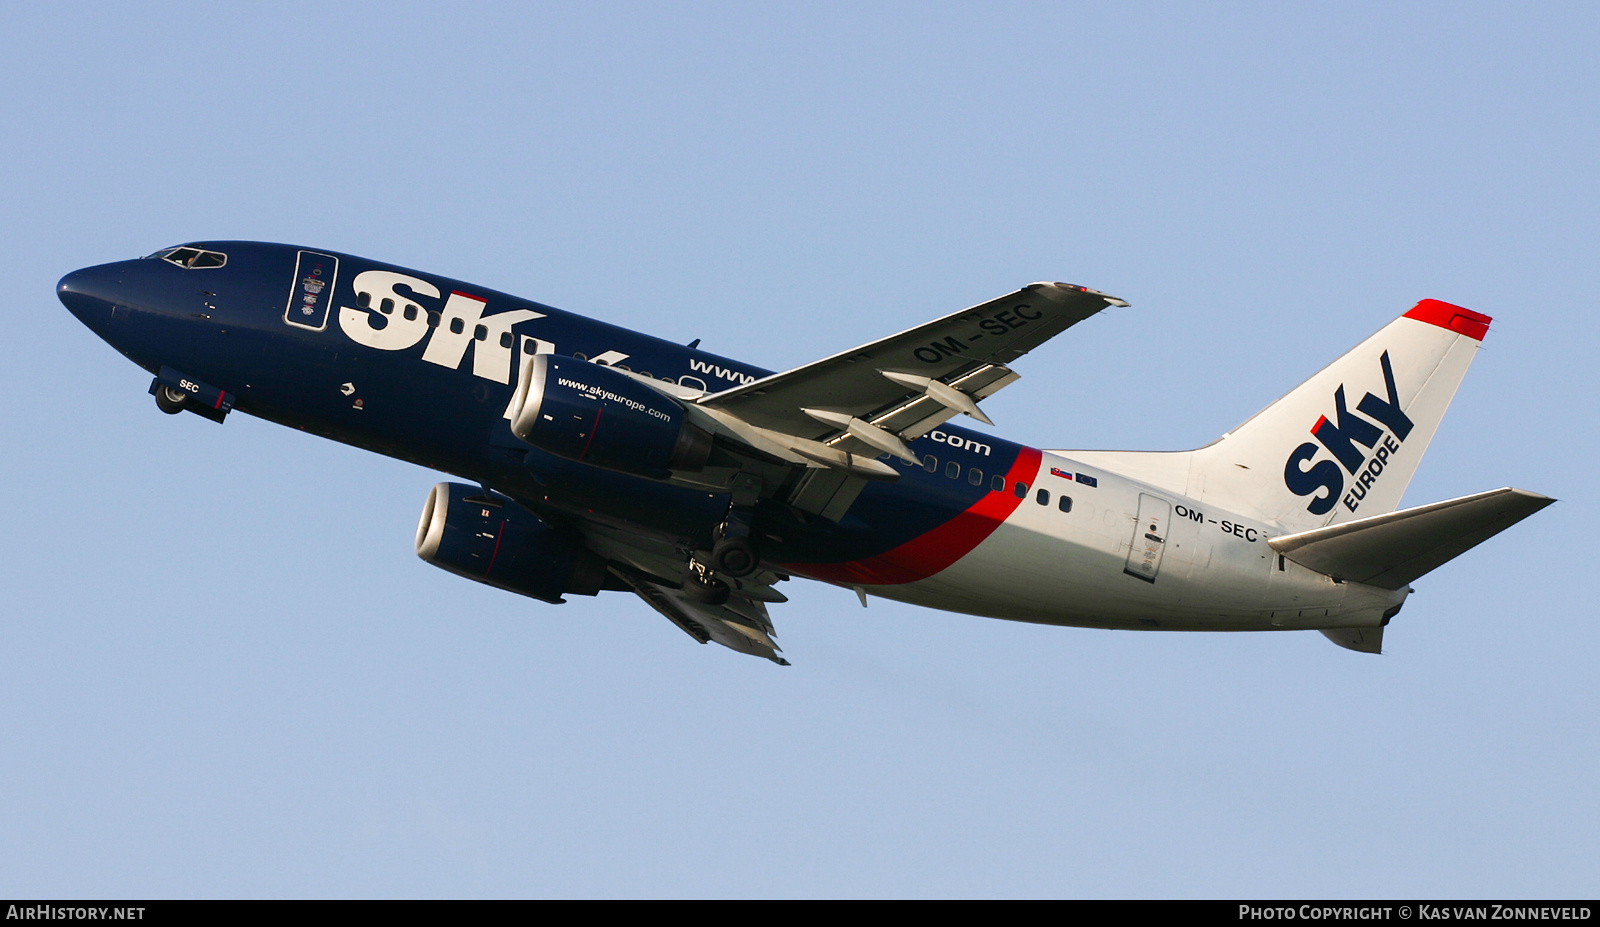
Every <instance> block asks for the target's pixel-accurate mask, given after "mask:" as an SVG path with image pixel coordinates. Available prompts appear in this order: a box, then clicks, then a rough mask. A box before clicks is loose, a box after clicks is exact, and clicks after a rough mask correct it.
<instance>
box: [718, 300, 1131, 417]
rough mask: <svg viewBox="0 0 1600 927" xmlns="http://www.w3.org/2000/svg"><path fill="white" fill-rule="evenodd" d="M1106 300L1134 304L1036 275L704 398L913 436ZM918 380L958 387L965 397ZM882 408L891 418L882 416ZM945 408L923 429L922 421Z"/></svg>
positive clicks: (740, 410)
mask: <svg viewBox="0 0 1600 927" xmlns="http://www.w3.org/2000/svg"><path fill="white" fill-rule="evenodd" d="M1108 305H1112V306H1126V305H1127V303H1125V302H1123V301H1122V300H1120V299H1117V298H1116V297H1114V296H1108V295H1106V294H1104V293H1101V292H1099V291H1097V290H1091V289H1088V288H1086V287H1080V286H1073V285H1071V284H1065V283H1032V284H1029V285H1028V286H1025V287H1023V288H1022V289H1020V290H1017V291H1016V292H1014V293H1008V294H1007V295H1005V296H1002V297H1000V298H999V299H992V300H990V301H988V302H986V303H981V304H979V305H976V306H973V307H972V308H970V309H963V310H961V311H960V312H956V313H952V314H951V315H947V316H945V317H944V318H941V319H935V320H934V321H932V322H928V323H927V324H925V325H919V326H917V327H916V328H912V329H908V330H906V331H903V332H901V333H899V334H898V335H890V336H889V337H887V338H882V339H879V340H877V341H874V342H871V343H870V344H864V345H862V346H860V347H858V348H853V349H851V350H849V351H845V352H843V353H840V354H835V355H833V356H832V357H828V358H824V359H822V360H819V361H815V362H813V363H810V364H806V365H805V366H803V367H796V368H794V369H792V370H786V371H784V372H782V373H776V374H772V375H771V376H767V377H763V378H761V379H760V380H756V381H755V382H753V383H747V384H744V385H743V386H738V387H735V388H733V389H729V390H724V391H723V392H720V393H716V394H713V395H711V396H707V397H705V398H703V399H701V400H700V401H699V405H700V406H701V407H703V408H707V409H717V410H722V411H725V412H728V413H731V414H732V415H735V416H737V417H738V418H739V419H741V420H743V421H744V422H747V423H749V424H751V425H755V426H757V427H760V428H766V429H771V430H773V431H778V432H783V433H785V434H791V435H796V436H799V437H804V438H811V439H813V440H816V439H820V438H823V437H825V436H827V435H829V434H831V433H833V432H837V431H840V430H841V428H840V427H839V422H838V420H837V419H833V420H830V419H829V417H827V416H823V417H819V416H817V415H815V414H811V413H807V412H806V411H804V410H806V409H810V410H813V412H824V413H832V414H833V415H836V416H837V415H843V416H846V417H847V418H857V419H861V420H864V421H872V422H873V423H874V424H876V425H878V427H881V428H884V429H885V430H887V431H889V432H891V433H894V434H897V435H900V436H901V437H902V438H903V439H905V440H911V439H914V438H917V437H921V435H922V434H925V433H927V431H930V430H932V429H933V428H934V427H937V425H938V424H939V423H940V422H943V421H945V420H947V419H948V418H950V417H952V416H954V415H956V414H958V413H960V412H967V413H968V414H971V413H972V412H973V411H974V410H975V409H976V406H975V404H973V402H974V401H975V400H976V399H981V398H983V397H985V396H988V395H991V394H993V393H994V392H996V391H998V390H999V389H1000V388H1001V387H1002V386H1005V385H1006V384H1008V383H1011V382H1013V381H1014V380H1016V379H1017V375H1016V374H1014V373H1012V372H1011V371H1010V370H1009V369H1007V368H1006V366H1005V365H1006V364H1008V363H1010V362H1011V361H1014V360H1016V359H1017V358H1019V357H1021V356H1022V355H1024V354H1026V353H1027V352H1029V351H1031V350H1033V349H1034V348H1036V347H1038V346H1039V345H1041V344H1043V343H1044V342H1045V341H1047V340H1049V339H1050V338H1052V337H1054V336H1056V335H1058V334H1060V333H1061V332H1063V331H1065V330H1066V329H1067V328H1069V327H1071V326H1072V325H1074V324H1076V323H1078V322H1081V321H1083V320H1084V319H1086V318H1088V317H1089V316H1091V315H1094V314H1095V313H1097V312H1099V311H1100V310H1101V309H1104V308H1105V307H1106V306H1108ZM921 381H938V382H940V383H942V384H944V385H946V386H951V387H954V390H955V391H956V392H958V393H959V394H963V395H964V396H965V397H967V401H963V400H962V399H961V397H960V396H954V397H952V396H951V395H950V392H949V391H945V390H939V389H938V388H937V387H934V388H933V389H932V390H929V388H928V384H927V383H926V382H921ZM941 399H943V400H947V401H953V403H954V404H955V405H956V406H957V407H956V408H951V407H950V404H949V402H941ZM884 413H890V416H889V420H888V421H884V422H878V421H876V418H875V416H878V415H882V414H884ZM941 414H942V415H943V417H942V418H939V420H938V421H937V422H934V423H933V424H930V425H927V427H926V428H923V429H922V430H921V431H917V429H916V426H917V425H918V424H920V423H921V422H922V421H923V420H924V419H927V418H930V417H934V416H938V415H941ZM977 417H979V418H980V419H982V413H978V416H977Z"/></svg>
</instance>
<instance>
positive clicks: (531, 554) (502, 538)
mask: <svg viewBox="0 0 1600 927" xmlns="http://www.w3.org/2000/svg"><path fill="white" fill-rule="evenodd" d="M417 556H419V557H421V558H422V559H424V560H426V561H428V562H429V563H431V564H433V565H434V566H436V567H439V568H441V569H445V570H449V571H450V572H452V573H454V574H456V575H457V576H465V577H466V578H467V579H472V580H477V581H478V582H480V583H484V584H487V585H490V586H494V587H496V588H499V589H505V590H507V591H508V592H517V593H521V594H522V595H525V596H531V597H533V598H535V599H540V600H542V601H545V602H550V603H552V604H555V605H560V604H561V603H562V602H563V601H565V600H564V599H562V598H561V596H562V595H563V594H564V593H571V594H572V595H598V594H599V592H600V590H601V588H602V587H603V586H604V585H605V581H606V564H605V561H604V560H602V559H601V558H600V557H599V555H597V554H595V553H594V552H593V551H591V550H589V549H588V548H587V547H584V546H583V541H582V540H581V539H580V538H578V537H577V536H576V535H574V534H571V533H568V532H565V531H560V530H557V529H555V528H552V527H550V526H549V525H547V524H545V523H544V522H543V521H541V520H540V519H539V518H538V516H536V515H534V514H533V513H532V512H529V511H528V510H527V509H524V508H522V507H520V506H518V505H517V504H516V503H514V502H512V501H511V500H510V499H507V498H505V497H503V496H486V495H485V494H484V491H483V490H482V489H480V488H479V487H477V486H468V485H466V484H464V483H440V484H438V485H437V486H434V487H433V491H432V492H431V493H429V494H428V502H427V504H426V505H424V506H423V508H422V521H421V522H419V523H418V524H417Z"/></svg>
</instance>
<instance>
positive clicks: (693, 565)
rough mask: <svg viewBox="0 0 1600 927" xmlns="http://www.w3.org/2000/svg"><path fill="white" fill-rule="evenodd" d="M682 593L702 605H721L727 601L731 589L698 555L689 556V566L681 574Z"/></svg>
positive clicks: (731, 592) (731, 591)
mask: <svg viewBox="0 0 1600 927" xmlns="http://www.w3.org/2000/svg"><path fill="white" fill-rule="evenodd" d="M683 594H684V595H686V596H688V597H689V598H691V599H693V600H695V601H696V602H700V603H701V604H704V605H721V604H722V603H724V602H726V601H728V597H729V596H730V595H732V594H733V590H732V589H729V588H728V584H727V583H725V582H723V581H722V580H720V579H717V576H716V573H714V572H713V571H712V570H711V569H710V568H708V567H707V566H706V565H705V564H703V563H701V562H700V559H699V558H698V557H690V558H689V567H688V569H687V570H686V571H685V572H684V574H683Z"/></svg>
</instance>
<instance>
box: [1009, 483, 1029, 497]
mask: <svg viewBox="0 0 1600 927" xmlns="http://www.w3.org/2000/svg"><path fill="white" fill-rule="evenodd" d="M1012 491H1013V492H1015V493H1016V494H1017V498H1018V499H1026V498H1028V484H1027V483H1018V484H1017V485H1016V486H1013V487H1012Z"/></svg>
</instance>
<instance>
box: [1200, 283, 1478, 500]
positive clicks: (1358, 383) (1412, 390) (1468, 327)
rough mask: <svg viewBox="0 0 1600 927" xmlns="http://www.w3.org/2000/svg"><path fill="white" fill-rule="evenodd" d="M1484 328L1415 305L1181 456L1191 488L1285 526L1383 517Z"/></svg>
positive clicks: (1447, 308) (1468, 313)
mask: <svg viewBox="0 0 1600 927" xmlns="http://www.w3.org/2000/svg"><path fill="white" fill-rule="evenodd" d="M1488 328H1489V317H1488V316H1486V315H1482V314H1480V313H1477V312H1473V311H1472V310H1470V309H1463V308H1461V307H1459V306H1452V305H1450V304H1449V303H1444V302H1440V301H1438V300H1435V299H1426V300H1423V301H1422V302H1420V303H1417V305H1416V306H1415V307H1414V308H1412V310H1411V311H1410V312H1407V313H1406V314H1405V315H1403V316H1401V317H1400V318H1398V319H1395V320H1394V321H1393V322H1390V323H1389V324H1388V325H1386V326H1384V328H1383V329H1382V330H1380V331H1379V332H1378V333H1377V334H1375V335H1373V336H1372V337H1371V338H1368V339H1367V340H1366V341H1363V342H1362V343H1361V344H1359V345H1357V346H1356V347H1355V349H1354V350H1352V351H1350V352H1349V353H1348V354H1346V355H1345V356H1343V357H1341V358H1339V359H1338V360H1336V361H1334V362H1333V363H1332V364H1330V365H1329V366H1328V367H1326V368H1324V369H1323V370H1322V371H1321V372H1320V373H1318V374H1316V375H1315V376H1313V377H1312V378H1311V379H1309V380H1307V381H1306V382H1304V383H1302V384H1301V385H1300V386H1298V387H1296V388H1295V389H1294V390H1293V391H1292V392H1290V393H1289V394H1288V395H1287V396H1284V397H1283V398H1282V399H1279V400H1278V401H1277V402H1275V403H1273V404H1272V405H1270V406H1268V407H1267V408H1265V409H1263V410H1262V411H1261V412H1259V413H1257V414H1256V415H1255V416H1254V417H1252V418H1251V419H1250V420H1249V421H1247V422H1245V423H1244V424H1242V425H1240V426H1239V427H1238V428H1235V429H1234V430H1233V431H1231V432H1229V433H1228V434H1226V435H1224V436H1223V437H1222V439H1221V440H1219V441H1217V442H1216V443H1214V444H1212V445H1210V446H1208V447H1204V448H1201V449H1200V450H1198V451H1194V452H1192V453H1193V457H1192V458H1191V460H1190V461H1189V464H1190V476H1189V478H1190V490H1191V492H1192V493H1193V494H1195V495H1198V496H1200V497H1201V498H1203V499H1205V500H1207V501H1212V502H1215V503H1217V504H1219V505H1225V506H1227V507H1228V508H1231V509H1233V510H1235V511H1239V512H1241V513H1254V514H1256V515H1257V516H1259V517H1261V518H1262V519H1264V520H1267V521H1273V522H1277V523H1279V524H1282V525H1284V526H1285V527H1287V528H1290V529H1291V530H1305V529H1308V528H1314V527H1321V526H1324V525H1330V524H1336V523H1339V522H1344V521H1350V520H1352V519H1356V518H1365V517H1367V516H1370V515H1381V514H1383V513H1385V512H1392V511H1394V510H1395V509H1396V508H1398V507H1399V505H1400V497H1401V495H1403V494H1404V493H1405V489H1406V485H1407V484H1409V483H1410V482H1411V477H1412V475H1413V474H1415V473H1416V470H1417V464H1418V463H1419V462H1420V461H1421V460H1422V454H1423V452H1424V451H1425V450H1427V448H1428V442H1429V441H1431V440H1432V439H1433V434H1434V432H1435V431H1436V430H1437V429H1438V427H1439V422H1440V420H1441V419H1443V418H1444V413H1445V410H1446V409H1448V408H1449V406H1450V400H1451V398H1452V397H1453V396H1455V393H1456V388H1457V387H1458V386H1460V385H1461V378H1462V377H1463V376H1465V375H1466V372H1467V366H1468V365H1469V364H1471V363H1472V358H1473V355H1474V354H1476V353H1477V350H1478V345H1479V344H1480V343H1481V342H1482V341H1483V336H1484V334H1485V333H1486V332H1487V331H1488ZM1195 490H1199V491H1198V492H1194V491H1195Z"/></svg>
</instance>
